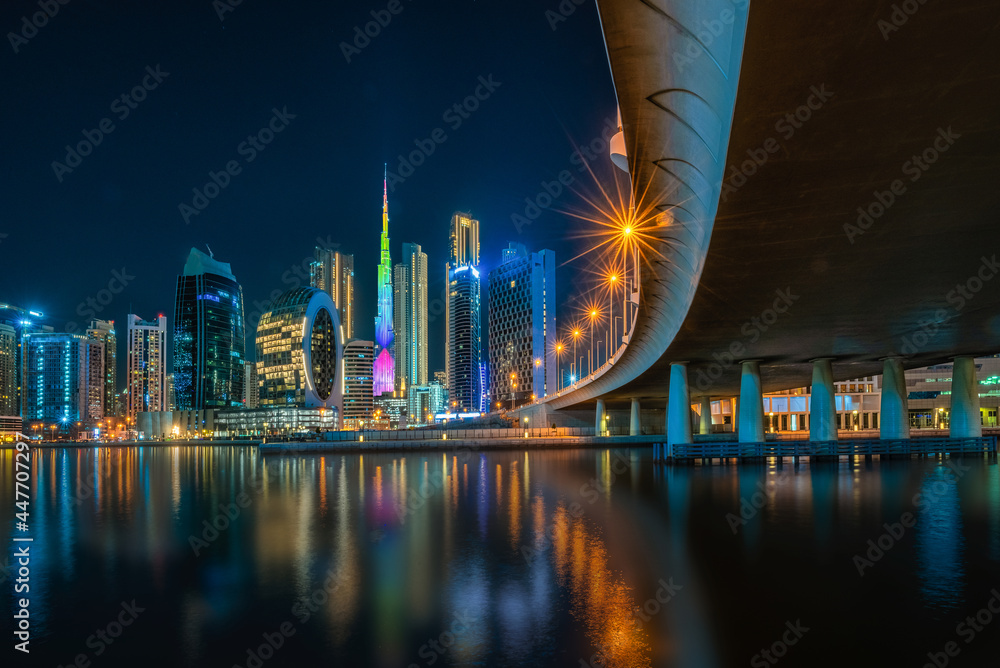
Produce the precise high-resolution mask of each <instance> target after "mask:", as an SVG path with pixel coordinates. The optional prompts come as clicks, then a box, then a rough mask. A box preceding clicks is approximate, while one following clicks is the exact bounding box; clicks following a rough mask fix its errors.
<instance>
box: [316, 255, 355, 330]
mask: <svg viewBox="0 0 1000 668" xmlns="http://www.w3.org/2000/svg"><path fill="white" fill-rule="evenodd" d="M313 257H314V258H315V259H314V260H313V261H312V262H311V263H310V265H309V284H310V285H311V286H312V287H314V288H319V289H320V290H323V291H324V292H326V294H328V295H330V299H332V300H333V303H334V305H335V306H336V307H337V313H338V314H340V326H341V327H342V328H343V330H344V340H345V341H346V340H347V339H349V338H351V337H352V336H354V256H353V255H346V254H344V253H341V252H340V251H336V250H332V249H329V248H323V247H322V246H316V250H315V251H314V253H313Z"/></svg>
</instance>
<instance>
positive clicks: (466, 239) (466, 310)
mask: <svg viewBox="0 0 1000 668" xmlns="http://www.w3.org/2000/svg"><path fill="white" fill-rule="evenodd" d="M445 270H446V272H447V277H448V304H447V311H446V317H447V336H448V338H447V342H446V343H447V349H446V351H445V363H446V365H447V374H448V392H449V395H450V397H449V398H450V401H451V402H452V404H453V405H452V406H451V407H450V408H451V409H452V411H453V412H458V413H478V412H480V411H482V409H483V379H482V370H481V369H480V364H481V360H482V329H481V321H480V301H481V297H480V286H479V221H478V220H475V219H474V218H472V216H471V215H470V214H467V213H456V214H455V215H454V216H452V219H451V257H450V259H449V262H448V264H447V265H446V266H445Z"/></svg>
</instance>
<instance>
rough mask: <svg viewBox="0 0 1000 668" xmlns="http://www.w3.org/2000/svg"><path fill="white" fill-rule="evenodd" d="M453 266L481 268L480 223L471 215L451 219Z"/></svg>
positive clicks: (455, 215)
mask: <svg viewBox="0 0 1000 668" xmlns="http://www.w3.org/2000/svg"><path fill="white" fill-rule="evenodd" d="M450 237H451V255H450V257H451V264H452V265H453V266H456V267H461V266H463V265H471V266H473V267H478V266H479V221H478V220H476V219H474V218H473V217H472V214H471V213H460V212H456V213H455V214H454V215H453V216H452V217H451V235H450Z"/></svg>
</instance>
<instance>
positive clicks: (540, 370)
mask: <svg viewBox="0 0 1000 668" xmlns="http://www.w3.org/2000/svg"><path fill="white" fill-rule="evenodd" d="M555 296H556V261H555V253H554V252H553V251H550V250H543V251H540V252H538V253H531V254H529V253H528V252H527V250H526V249H525V247H524V246H523V245H522V244H515V243H512V244H510V245H509V247H508V248H505V249H504V250H503V263H502V264H501V265H500V266H498V267H497V268H496V269H494V270H493V271H491V272H490V276H489V306H488V310H487V313H488V315H489V336H490V338H489V341H490V368H489V375H490V398H491V401H492V402H493V404H494V406H492V408H495V407H496V404H497V403H498V402H499V403H500V404H501V406H507V407H511V406H519V405H522V404H526V403H529V402H530V401H531V400H532V398H536V397H537V398H541V397H544V396H545V395H546V394H549V393H551V392H555V391H556V389H557V383H558V375H557V374H558V371H557V361H556V359H555V354H554V352H555V335H556V314H555V306H554V304H553V302H554V300H555Z"/></svg>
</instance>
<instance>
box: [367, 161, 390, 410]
mask: <svg viewBox="0 0 1000 668" xmlns="http://www.w3.org/2000/svg"><path fill="white" fill-rule="evenodd" d="M393 338H394V334H393V331H392V258H391V257H390V255H389V189H388V179H384V180H383V181H382V260H381V262H379V265H378V315H376V316H375V345H376V350H377V351H378V352H377V354H376V356H375V382H374V386H373V388H372V393H373V394H374V396H376V397H378V396H381V395H383V394H386V393H389V394H391V393H392V391H393V389H394V388H395V383H396V363H395V360H393V357H392V342H393Z"/></svg>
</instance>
